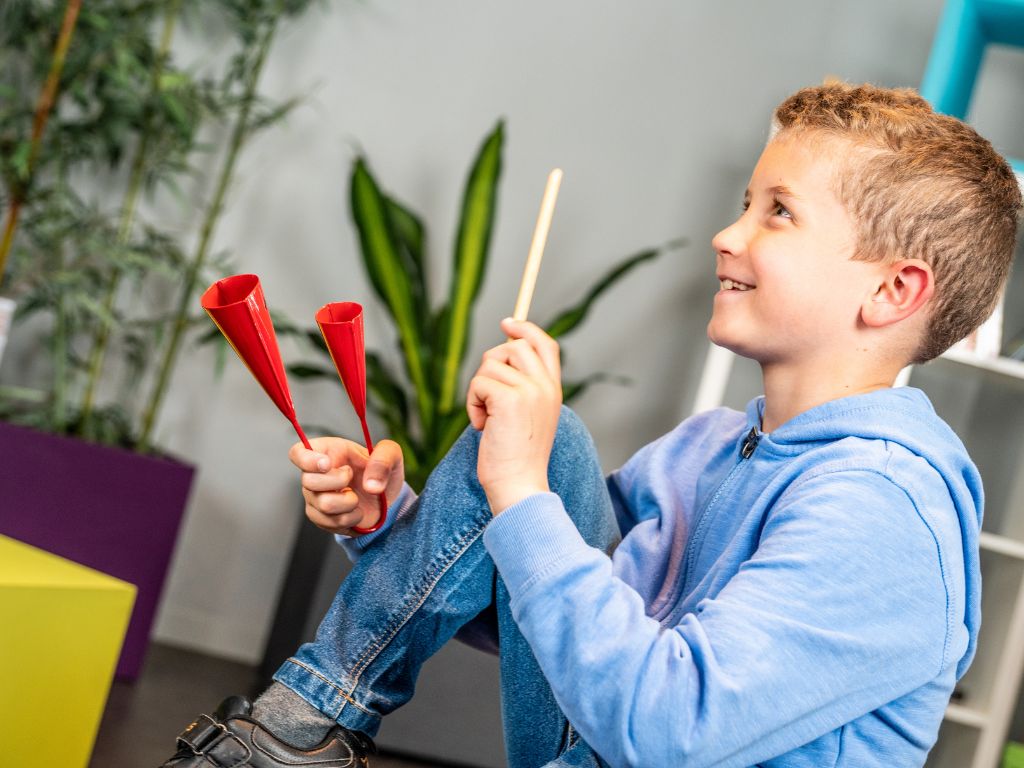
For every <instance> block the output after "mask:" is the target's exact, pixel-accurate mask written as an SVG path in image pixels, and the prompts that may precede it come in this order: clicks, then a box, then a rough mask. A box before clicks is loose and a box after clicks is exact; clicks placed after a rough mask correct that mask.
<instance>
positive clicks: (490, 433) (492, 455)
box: [466, 319, 562, 514]
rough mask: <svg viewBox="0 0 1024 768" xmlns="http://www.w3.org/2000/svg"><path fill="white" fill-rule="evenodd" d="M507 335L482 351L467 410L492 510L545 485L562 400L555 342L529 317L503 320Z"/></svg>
mask: <svg viewBox="0 0 1024 768" xmlns="http://www.w3.org/2000/svg"><path fill="white" fill-rule="evenodd" d="M501 329H502V331H504V332H505V333H506V334H507V335H508V336H509V337H510V339H511V340H510V341H507V342H505V343H504V344H501V345H499V346H497V347H494V349H491V350H489V351H488V352H486V353H484V358H483V363H481V365H480V368H479V369H478V370H477V372H476V376H474V377H473V380H472V381H470V383H469V393H468V395H467V397H466V410H467V411H468V412H469V421H470V423H471V424H472V425H473V426H474V427H475V428H476V429H478V430H482V431H483V437H482V438H481V440H480V451H479V454H478V459H477V474H478V476H479V478H480V484H481V485H482V486H483V488H484V492H485V493H486V494H487V500H488V502H490V505H491V511H493V512H494V514H498V513H499V512H501V511H503V510H505V509H507V508H508V507H510V506H512V505H513V504H515V503H517V502H519V501H522V500H523V499H525V498H526V497H527V496H532V495H533V494H535V493H542V492H545V491H548V490H549V488H548V459H549V458H550V456H551V446H552V444H553V443H554V441H555V431H556V430H557V429H558V417H559V413H560V411H561V406H562V373H561V363H560V361H559V351H558V343H557V342H556V341H555V340H554V339H552V338H551V337H550V336H548V335H547V334H546V333H545V332H544V331H543V330H541V329H540V328H539V327H537V326H536V325H534V324H533V323H528V322H522V323H520V322H516V321H514V320H509V319H506V320H503V321H502V322H501Z"/></svg>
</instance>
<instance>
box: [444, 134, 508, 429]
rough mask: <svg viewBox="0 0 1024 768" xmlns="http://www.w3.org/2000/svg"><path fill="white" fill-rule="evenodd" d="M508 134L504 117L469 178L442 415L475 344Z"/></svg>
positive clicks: (451, 404)
mask: <svg viewBox="0 0 1024 768" xmlns="http://www.w3.org/2000/svg"><path fill="white" fill-rule="evenodd" d="M504 136H505V124H504V122H503V121H499V122H498V124H497V126H496V127H495V128H494V130H493V131H492V132H491V134H490V135H489V136H488V137H487V138H486V139H485V140H484V143H483V145H482V146H481V147H480V151H479V152H478V153H477V156H476V160H475V161H474V162H473V166H472V168H471V169H470V172H469V178H468V179H467V180H466V190H465V193H464V196H463V199H462V212H461V216H460V218H459V232H458V238H457V240H456V243H455V256H454V263H453V266H452V283H451V289H450V291H449V294H448V303H447V306H446V310H447V311H446V314H445V317H446V320H447V321H446V322H445V324H444V328H441V329H438V330H439V331H442V332H443V333H444V336H442V338H441V343H442V344H443V345H444V347H443V352H442V357H441V363H440V390H439V392H440V394H439V396H438V410H439V412H440V413H442V414H447V413H450V412H451V411H452V410H453V409H454V408H455V405H456V403H455V400H456V397H457V395H458V387H459V370H460V369H461V367H462V361H463V359H464V357H465V354H466V345H467V344H468V342H469V328H470V320H471V313H472V309H473V303H474V301H475V300H476V297H477V293H478V292H479V290H480V284H481V282H482V281H483V278H484V272H485V270H486V267H487V252H488V248H489V246H490V240H491V230H492V229H493V225H494V212H495V208H496V206H497V202H498V179H499V177H500V175H501V147H502V143H503V141H504Z"/></svg>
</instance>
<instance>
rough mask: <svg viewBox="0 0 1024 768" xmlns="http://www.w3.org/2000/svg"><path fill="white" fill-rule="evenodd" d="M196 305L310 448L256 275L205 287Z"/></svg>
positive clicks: (228, 279) (235, 276) (231, 279)
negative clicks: (300, 423) (297, 414)
mask: <svg viewBox="0 0 1024 768" xmlns="http://www.w3.org/2000/svg"><path fill="white" fill-rule="evenodd" d="M199 302H200V304H202V306H203V309H205V310H206V312H207V314H208V315H209V316H210V318H211V319H212V320H213V322H214V323H216V325H217V327H218V328H219V329H220V332H221V333H223V334H224V338H226V339H227V340H228V343H229V344H231V346H232V348H233V349H234V350H235V352H237V353H238V356H239V357H240V358H242V362H243V363H245V365H246V367H247V368H248V369H249V371H250V372H251V373H252V375H253V376H255V377H256V381H258V382H259V383H260V386H262V387H263V389H264V391H266V393H267V394H268V395H270V399H271V400H273V401H274V405H276V406H277V407H278V409H279V410H280V411H281V413H283V414H284V415H285V418H287V419H288V421H290V422H291V423H292V426H294V427H295V431H296V432H297V433H298V435H299V437H300V438H301V439H302V442H303V444H304V445H305V446H306V447H307V448H309V441H308V440H307V439H306V436H305V435H304V434H303V432H302V428H301V427H300V426H299V423H298V420H297V419H296V416H295V406H294V405H293V404H292V396H291V393H290V392H289V391H288V380H287V378H285V373H284V363H283V362H282V361H281V352H280V350H279V349H278V346H277V336H276V335H275V334H274V325H273V323H271V321H270V312H268V311H267V302H266V300H265V299H264V298H263V289H262V287H261V286H260V279H259V278H258V277H257V276H256V275H232V276H231V277H225V278H223V279H222V280H218V281H217V282H215V283H214V284H213V285H211V286H210V287H209V288H207V289H206V291H205V292H204V293H203V295H202V297H201V298H200V299H199Z"/></svg>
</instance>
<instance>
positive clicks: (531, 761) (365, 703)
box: [274, 408, 619, 768]
mask: <svg viewBox="0 0 1024 768" xmlns="http://www.w3.org/2000/svg"><path fill="white" fill-rule="evenodd" d="M479 440H480V436H479V433H478V432H476V430H474V429H473V428H472V427H470V428H468V429H467V430H466V431H465V432H464V433H463V435H462V436H461V437H460V438H459V440H458V442H456V444H455V445H454V446H453V447H452V449H451V451H450V452H449V453H448V455H447V456H446V457H445V458H444V459H443V460H442V461H441V463H440V464H439V465H438V466H437V468H436V469H435V470H434V472H433V473H432V474H431V476H430V478H429V479H428V480H427V484H426V487H425V488H424V490H423V493H422V494H421V495H420V497H419V499H418V500H417V502H416V506H415V507H414V509H413V510H412V511H411V513H410V514H407V515H404V516H403V517H402V518H400V519H399V520H396V521H395V522H394V525H393V526H392V528H391V530H390V531H388V532H387V534H386V535H384V536H382V537H381V538H379V539H378V540H376V541H374V542H373V543H372V544H371V545H370V546H368V547H367V549H366V551H365V552H364V553H363V555H362V557H361V558H360V559H359V560H358V562H357V563H356V565H355V567H354V568H353V570H352V572H351V573H350V574H349V576H348V577H347V578H346V579H345V581H344V582H343V583H342V585H341V587H340V588H339V589H338V593H337V595H336V596H335V598H334V602H333V603H332V604H331V607H330V609H329V610H328V612H327V615H326V616H325V617H324V620H323V622H322V623H321V625H320V628H319V629H318V630H317V635H316V639H315V640H314V641H313V642H312V643H307V644H305V645H303V646H302V647H301V648H300V649H299V651H298V653H296V654H295V656H293V657H292V658H291V659H289V660H288V661H286V662H285V663H284V665H283V666H282V667H281V669H280V670H278V672H277V674H276V675H275V676H274V679H275V680H277V681H279V682H281V683H283V684H285V685H286V686H288V687H289V688H291V689H292V690H294V691H295V692H296V693H298V694H299V695H300V696H302V697H303V698H304V699H306V700H307V701H308V702H309V703H310V704H312V705H313V706H315V707H316V708H317V709H319V710H321V711H322V712H324V713H326V714H327V715H328V716H330V717H332V718H334V719H335V720H337V722H338V723H340V724H341V725H343V726H345V727H347V728H351V729H354V730H359V731H363V732H364V733H367V734H369V735H371V736H372V735H374V734H375V733H376V732H377V729H378V728H379V726H380V720H381V718H382V717H383V716H384V715H386V714H387V713H389V712H391V711H393V710H395V709H397V708H398V707H400V706H401V705H402V704H404V703H405V702H407V701H408V700H409V699H410V698H411V697H412V693H413V688H414V685H415V682H416V677H417V675H418V674H419V670H420V667H421V666H422V664H423V662H425V661H426V660H427V659H428V658H429V657H430V656H431V655H433V654H434V653H435V652H437V651H438V650H439V649H440V648H441V646H443V645H444V644H445V643H446V642H447V641H448V640H449V639H450V638H452V637H453V636H454V635H456V633H460V637H463V638H464V639H466V640H467V641H468V642H471V643H472V644H475V645H481V644H482V643H483V644H487V643H490V644H492V645H494V646H497V647H498V648H499V649H500V669H501V691H502V696H501V699H502V700H501V704H502V722H503V727H504V731H505V748H506V752H507V755H508V764H509V765H510V766H514V767H515V768H520V766H522V767H523V768H533V767H535V766H545V765H547V766H599V765H602V763H601V762H600V761H599V759H598V758H597V756H596V755H595V754H594V753H593V752H592V751H591V750H590V748H589V747H588V746H587V744H586V743H585V742H583V741H582V740H581V739H580V738H579V736H578V734H576V733H575V731H574V730H573V728H572V726H571V724H569V722H568V721H567V720H566V718H565V715H563V714H562V711H561V709H560V708H559V707H558V704H557V702H556V701H555V698H554V695H553V694H552V692H551V689H550V687H549V686H548V683H547V680H545V678H544V675H543V674H542V673H541V670H540V667H539V666H538V665H537V661H536V659H534V657H533V652H532V651H531V650H530V647H529V645H528V644H527V642H526V640H525V638H524V637H523V636H522V635H521V634H520V633H519V628H518V627H517V626H516V624H515V622H514V621H513V619H512V613H511V611H510V610H509V595H508V591H507V589H506V588H505V585H504V582H503V581H502V580H501V577H500V576H499V575H498V573H497V570H496V568H495V566H494V562H493V561H492V560H491V558H490V555H488V553H487V550H486V549H485V548H484V544H483V532H484V528H485V527H486V526H487V524H488V523H489V522H490V521H491V519H492V516H491V510H490V507H489V506H488V504H487V498H486V496H485V495H484V492H483V489H482V488H481V487H480V483H479V482H478V481H477V476H476V465H477V446H478V444H479ZM548 479H549V483H550V486H551V490H552V491H554V492H555V493H557V494H558V495H559V496H560V497H561V498H562V501H563V503H564V504H565V508H566V510H567V511H568V513H569V515H570V517H571V518H572V519H573V521H574V522H575V524H576V526H577V527H578V528H579V530H580V532H581V534H582V535H583V537H584V539H585V540H586V541H587V543H588V544H590V545H591V546H593V547H597V548H599V549H601V550H603V551H605V552H608V553H610V552H611V550H612V548H613V547H614V546H615V544H616V543H617V541H618V536H619V533H618V527H617V525H616V523H615V517H614V514H613V511H612V506H611V500H610V498H609V496H608V491H607V486H606V485H605V480H604V476H603V473H602V471H601V466H600V464H599V463H598V459H597V453H596V451H595V449H594V444H593V441H592V440H591V437H590V435H589V433H588V432H587V430H586V428H585V427H584V426H583V424H582V422H580V420H579V419H578V418H577V417H576V415H575V414H573V413H572V412H571V411H570V410H568V409H567V408H563V409H562V415H561V419H560V421H559V424H558V432H557V435H556V437H555V443H554V447H553V449H552V453H551V461H550V464H549V466H548ZM481 641H482V643H481Z"/></svg>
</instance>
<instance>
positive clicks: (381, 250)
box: [351, 157, 434, 427]
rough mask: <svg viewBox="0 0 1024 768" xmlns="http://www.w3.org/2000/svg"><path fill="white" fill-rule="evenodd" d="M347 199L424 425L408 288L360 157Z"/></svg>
mask: <svg viewBox="0 0 1024 768" xmlns="http://www.w3.org/2000/svg"><path fill="white" fill-rule="evenodd" d="M351 202H352V218H353V220H354V221H355V224H356V229H357V230H358V231H359V242H360V246H361V251H362V257H363V263H364V264H365V266H366V271H367V273H368V274H369V276H370V282H371V284H372V285H373V287H374V290H375V291H376V292H377V295H378V296H380V297H381V299H382V300H383V302H384V306H385V307H387V309H388V312H390V314H391V317H392V318H393V319H394V322H395V327H396V329H397V330H398V339H399V344H400V345H401V348H402V357H403V359H404V361H405V367H406V372H407V373H408V374H409V380H410V381H411V382H412V384H413V387H414V388H415V390H416V397H417V405H418V407H419V413H420V419H421V420H422V421H423V423H424V426H425V427H427V426H429V424H430V423H431V421H432V420H433V416H434V393H433V387H432V386H431V383H430V381H429V379H428V377H427V372H426V363H425V360H424V350H423V343H422V339H421V335H420V332H421V327H420V323H419V321H418V318H417V317H416V307H415V302H414V300H413V288H412V286H411V285H410V280H409V275H408V273H407V272H406V271H405V269H404V268H403V263H402V258H401V254H400V245H399V244H398V242H396V240H397V238H396V237H395V235H394V231H393V228H392V226H391V217H390V216H389V215H388V206H387V203H386V202H385V197H384V194H383V193H382V192H381V190H380V187H378V185H377V182H376V181H375V180H374V178H373V176H371V175H370V171H369V169H368V168H367V166H366V162H365V161H364V160H363V158H361V157H360V158H358V159H357V160H356V163H355V165H354V167H353V169H352V180H351Z"/></svg>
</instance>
